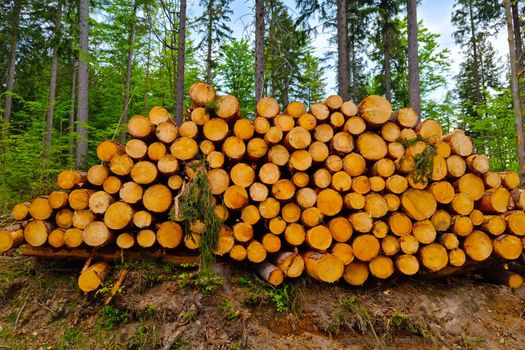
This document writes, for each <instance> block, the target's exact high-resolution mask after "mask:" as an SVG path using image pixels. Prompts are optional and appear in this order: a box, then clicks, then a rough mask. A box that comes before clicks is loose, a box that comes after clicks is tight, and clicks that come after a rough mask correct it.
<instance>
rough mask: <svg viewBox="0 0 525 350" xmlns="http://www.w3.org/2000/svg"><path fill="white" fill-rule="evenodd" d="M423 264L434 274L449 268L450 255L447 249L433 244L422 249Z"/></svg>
mask: <svg viewBox="0 0 525 350" xmlns="http://www.w3.org/2000/svg"><path fill="white" fill-rule="evenodd" d="M420 255H421V263H422V264H423V266H425V267H426V268H427V269H429V270H430V271H432V272H436V271H439V270H441V269H442V268H444V267H445V266H447V264H448V253H447V250H446V249H445V247H443V246H442V245H441V244H439V243H431V244H429V245H426V246H424V247H422V248H421V249H420Z"/></svg>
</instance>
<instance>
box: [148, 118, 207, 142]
mask: <svg viewBox="0 0 525 350" xmlns="http://www.w3.org/2000/svg"><path fill="white" fill-rule="evenodd" d="M191 123H193V122H191ZM184 124H185V123H182V125H181V129H180V131H181V136H187V135H186V134H188V130H187V129H188V124H186V126H185V128H183V126H184ZM192 125H193V126H195V130H194V131H195V133H196V128H197V126H196V124H195V123H193V124H192ZM178 135H179V129H178V128H177V125H176V124H175V122H174V121H172V120H171V119H169V120H168V121H165V122H162V123H160V124H159V125H157V127H156V128H155V136H156V137H157V140H159V141H162V142H164V143H172V142H173V141H175V139H176V138H177V136H178Z"/></svg>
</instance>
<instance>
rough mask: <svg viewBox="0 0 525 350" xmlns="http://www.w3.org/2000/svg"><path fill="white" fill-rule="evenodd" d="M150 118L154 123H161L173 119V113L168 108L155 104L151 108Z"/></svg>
mask: <svg viewBox="0 0 525 350" xmlns="http://www.w3.org/2000/svg"><path fill="white" fill-rule="evenodd" d="M148 118H149V120H150V121H151V122H152V123H153V125H160V124H161V123H165V122H167V121H169V120H171V115H170V114H169V112H168V110H167V109H166V108H163V107H158V106H155V107H153V108H152V109H150V111H149V113H148Z"/></svg>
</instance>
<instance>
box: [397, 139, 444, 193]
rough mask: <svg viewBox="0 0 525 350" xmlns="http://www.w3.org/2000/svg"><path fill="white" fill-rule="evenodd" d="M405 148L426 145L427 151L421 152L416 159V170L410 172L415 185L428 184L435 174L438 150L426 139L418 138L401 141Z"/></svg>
mask: <svg viewBox="0 0 525 350" xmlns="http://www.w3.org/2000/svg"><path fill="white" fill-rule="evenodd" d="M398 141H399V142H400V143H401V144H402V145H403V146H405V148H408V147H411V146H414V145H415V144H417V143H418V142H423V143H425V144H426V146H425V149H424V150H423V151H422V152H419V153H417V154H416V156H415V157H414V163H415V168H414V170H412V171H411V172H410V175H411V176H412V179H413V180H414V183H416V184H418V183H428V182H429V181H430V180H431V178H432V173H433V172H434V157H435V156H436V154H437V153H436V149H435V148H434V146H432V144H431V143H430V142H429V141H428V140H427V139H425V138H422V137H416V138H413V139H399V140H398Z"/></svg>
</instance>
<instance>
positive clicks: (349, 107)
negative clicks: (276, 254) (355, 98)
mask: <svg viewBox="0 0 525 350" xmlns="http://www.w3.org/2000/svg"><path fill="white" fill-rule="evenodd" d="M339 110H340V111H341V113H343V114H344V115H345V117H353V116H355V115H357V106H356V105H355V103H354V102H352V101H345V102H343V104H342V105H341V108H339Z"/></svg>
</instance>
